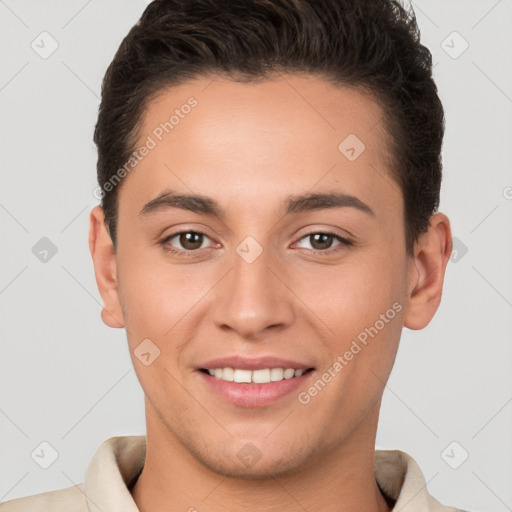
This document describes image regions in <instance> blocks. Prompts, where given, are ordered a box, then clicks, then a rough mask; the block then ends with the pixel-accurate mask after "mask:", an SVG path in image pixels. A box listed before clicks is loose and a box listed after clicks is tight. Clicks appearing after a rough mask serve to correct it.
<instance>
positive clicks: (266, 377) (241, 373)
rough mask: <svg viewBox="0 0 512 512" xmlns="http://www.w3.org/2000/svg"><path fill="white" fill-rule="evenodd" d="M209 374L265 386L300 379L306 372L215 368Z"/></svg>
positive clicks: (274, 369)
mask: <svg viewBox="0 0 512 512" xmlns="http://www.w3.org/2000/svg"><path fill="white" fill-rule="evenodd" d="M208 373H209V374H210V375H212V376H214V377H215V378H217V379H222V380H226V381H228V382H247V383H250V382H254V383H256V384H265V383H267V382H277V381H280V380H283V379H291V378H292V377H300V376H301V375H302V374H303V373H304V370H294V369H293V368H264V369H261V370H254V371H251V370H240V369H238V368H234V369H233V368H215V369H208Z"/></svg>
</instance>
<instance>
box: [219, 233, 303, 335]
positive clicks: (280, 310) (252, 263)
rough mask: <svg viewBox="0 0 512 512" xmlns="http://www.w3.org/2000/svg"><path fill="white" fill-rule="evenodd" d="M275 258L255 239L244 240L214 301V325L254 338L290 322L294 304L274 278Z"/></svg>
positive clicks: (280, 283)
mask: <svg viewBox="0 0 512 512" xmlns="http://www.w3.org/2000/svg"><path fill="white" fill-rule="evenodd" d="M276 261H277V260H276V259H275V258H273V257H272V255H271V253H270V249H264V248H263V246H261V245H260V244H259V243H258V242H257V241H256V240H255V239H254V238H252V237H247V238H246V239H245V240H244V241H242V242H241V243H240V244H239V245H238V247H237V248H236V251H235V252H234V254H233V255H232V271H231V272H230V273H229V274H228V276H226V279H225V280H224V282H223V284H222V286H221V287H219V288H218V290H217V294H216V298H215V304H216V306H215V317H214V320H215V323H216V324H217V325H218V326H221V327H223V328H226V327H229V328H231V329H233V330H235V331H237V332H238V334H239V335H240V336H243V337H254V336H257V335H258V333H260V332H261V331H263V330H264V329H265V328H267V327H270V326H273V327H277V326H281V327H282V326H284V325H286V324H288V323H290V322H291V320H292V319H293V305H292V303H291V298H290V297H289V296H288V295H287V293H286V287H285V286H284V285H283V283H282V282H281V281H280V280H279V279H278V277H276V275H275V273H274V272H276V273H279V271H278V269H277V268H276V269H272V267H274V266H276Z"/></svg>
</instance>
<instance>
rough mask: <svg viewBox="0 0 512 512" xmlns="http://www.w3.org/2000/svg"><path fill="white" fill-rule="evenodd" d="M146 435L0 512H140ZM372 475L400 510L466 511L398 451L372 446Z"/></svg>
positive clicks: (126, 439)
mask: <svg viewBox="0 0 512 512" xmlns="http://www.w3.org/2000/svg"><path fill="white" fill-rule="evenodd" d="M145 455H146V436H119V437H111V438H110V439H107V440H106V441H105V442H104V443H103V444H102V445H101V446H100V447H99V449H98V451H97V452H96V454H95V455H94V457H93V459H92V461H91V462H90V464H89V467H88V468H87V471H86V473H85V479H84V482H82V483H80V484H77V485H75V486H73V487H67V488H65V489H60V490H57V491H50V492H43V493H41V494H35V495H33V496H27V497H25V498H18V499H15V500H10V501H7V502H4V503H2V504H0V512H139V509H138V508H137V505H136V504H135V502H134V501H133V498H132V496H131V494H130V490H129V489H130V488H131V486H132V484H134V483H135V480H136V478H137V477H138V475H139V472H140V470H141V469H142V467H143V465H144V459H145ZM375 478H376V480H377V483H378V484H379V487H380V489H381V491H382V492H384V493H385V494H387V495H388V496H389V497H390V498H391V499H392V500H393V501H395V506H394V508H393V510H394V511H397V512H398V511H400V512H464V511H461V509H457V508H452V507H445V506H443V505H441V504H440V503H439V502H438V501H437V500H435V499H434V498H433V497H432V496H430V494H429V493H428V491H427V485H426V482H425V478H424V477H423V475H422V473H421V471H420V468H419V467H418V465H417V464H416V462H415V461H414V459H412V458H411V457H410V456H409V455H407V454H406V453H404V452H401V451H398V450H376V452H375Z"/></svg>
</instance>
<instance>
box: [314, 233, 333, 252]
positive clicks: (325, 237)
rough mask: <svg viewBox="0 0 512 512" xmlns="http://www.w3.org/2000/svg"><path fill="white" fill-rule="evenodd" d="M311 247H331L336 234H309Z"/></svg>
mask: <svg viewBox="0 0 512 512" xmlns="http://www.w3.org/2000/svg"><path fill="white" fill-rule="evenodd" d="M309 240H310V243H311V247H313V249H318V250H319V251H321V250H325V249H329V248H330V247H331V245H332V242H333V241H334V235H331V234H329V233H314V234H312V235H309Z"/></svg>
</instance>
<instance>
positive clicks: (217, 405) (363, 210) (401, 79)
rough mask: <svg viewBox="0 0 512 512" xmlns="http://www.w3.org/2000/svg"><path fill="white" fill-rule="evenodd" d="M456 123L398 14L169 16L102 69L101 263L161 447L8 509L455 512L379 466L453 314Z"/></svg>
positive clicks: (299, 2)
mask: <svg viewBox="0 0 512 512" xmlns="http://www.w3.org/2000/svg"><path fill="white" fill-rule="evenodd" d="M443 132H444V118H443V109H442V106H441V103H440V101H439V98H438V96H437V90H436V86H435V84H434V82H433V80H432V63H431V56H430V53H429V52H428V50H427V49H426V48H425V47H423V46H422V45H421V44H420V42H419V35H418V31H417V27H416V23H415V20H414V16H413V14H412V13H408V12H407V11H406V10H404V9H403V8H402V7H401V6H400V5H399V4H398V3H397V2H394V1H384V0H363V1H358V2H353V1H351V0H321V1H315V2H312V1H307V0H267V1H264V2H263V1H238V2H234V1H229V2H227V1H215V2H214V1H208V0H201V1H194V2H192V1H190V2H177V1H169V0H155V1H154V2H152V3H151V4H150V5H149V6H148V7H147V9H146V11H145V12H144V14H143V16H142V18H141V20H140V21H139V22H138V23H137V24H136V25H135V26H134V27H133V28H132V30H131V31H130V32H129V34H128V35H127V37H126V38H125V40H124V41H123V42H122V44H121V47H120V48H119V50H118V52H117V54H116V56H115V58H114V60H113V62H112V63H111V65H110V67H109V69H108V70H107V73H106V76H105V79H104V83H103V89H102V102H101V106H100V113H99V118H98V123H97V126H96V131H95V137H94V138H95V142H96V144H97V147H98V184H99V191H100V192H101V198H102V201H101V206H97V207H95V208H94V209H93V210H92V212H91V215H90V234H89V244H90V249H91V254H92V258H93V261H94V268H95V274H96V280H97V284H98V288H99V291H100V293H101V296H102V299H103V303H104V308H103V310H102V319H103V321H104V322H105V324H106V325H108V326H109V327H113V328H123V327H124V328H125V329H126V333H127V339H128V345H129V348H130V354H131V357H132V361H133V364H134V367H135V370H136V372H137V376H138V378H139V381H140V383H141V386H142V388H143V390H144V393H145V412H146V423H147V435H146V436H132V437H130V436H127V437H117V438H111V439H109V440H107V441H106V442H105V443H104V444H103V445H102V446H101V447H100V449H99V451H98V453H97V454H96V456H95V457H94V459H93V461H92V462H91V464H90V466H89V468H88V469H87V472H86V475H85V480H84V483H83V484H80V485H79V486H76V487H70V488H68V489H63V490H59V491H54V492H50V493H43V494H40V495H36V496H32V497H27V498H22V499H19V500H13V501H11V502H8V503H6V504H4V505H3V506H2V507H0V508H2V511H4V510H5V511H6V512H10V511H16V510H24V511H31V510H34V511H35V510H37V511H46V510H48V511H50V510H52V511H60V510H62V511H64V510H66V511H70V510H73V511H75V510H76V511H82V510H83V511H85V510H90V511H102V512H111V511H121V510H122V511H137V510H141V511H150V510H158V511H160V512H171V511H179V510H183V511H187V510H188V511H196V510H197V511H200V512H202V511H211V512H217V511H235V510H244V511H246V512H253V511H254V512H256V511H258V512H259V511H274V510H279V511H295V510H297V511H299V510H318V511H322V512H335V511H336V512H347V511H365V512H377V511H379V512H383V511H390V510H395V511H398V510H400V511H404V512H405V511H422V512H423V511H454V510H458V509H455V508H452V507H445V506H443V505H441V504H440V503H439V502H438V501H437V500H435V499H434V498H433V497H432V496H430V495H429V493H428V491H427V488H426V484H425V480H424V477H423V475H422V474H421V471H420V469H419V468H418V466H417V465H416V463H415V462H414V460H413V459H412V458H411V457H409V456H408V455H406V454H405V453H403V452H400V451H377V452H376V451H375V435H376V430H377V422H378V416H379V410H380V404H381V399H382V394H383V390H384V386H385V383H386V381H387V379H388V376H389V374H390V372H391V369H392V366H393V362H394V359H395V355H396V351H397V349H398V345H399V340H400V335H401V331H402V328H403V327H404V326H405V327H408V328H409V329H422V328H424V327H425V326H426V325H427V324H428V323H429V322H430V320H431V319H432V317H433V315H434V314H435V312H436V310H437V308H438V306H439V303H440V299H441V293H442V286H443V278H444V272H445V269H446V265H447V261H448V258H449V256H450V253H451V249H452V239H451V231H450V224H449V220H448V218H447V217H446V216H445V215H443V214H442V213H440V212H437V208H438V204H439V190H440V182H441V159H440V152H441V144H442V138H443Z"/></svg>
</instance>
